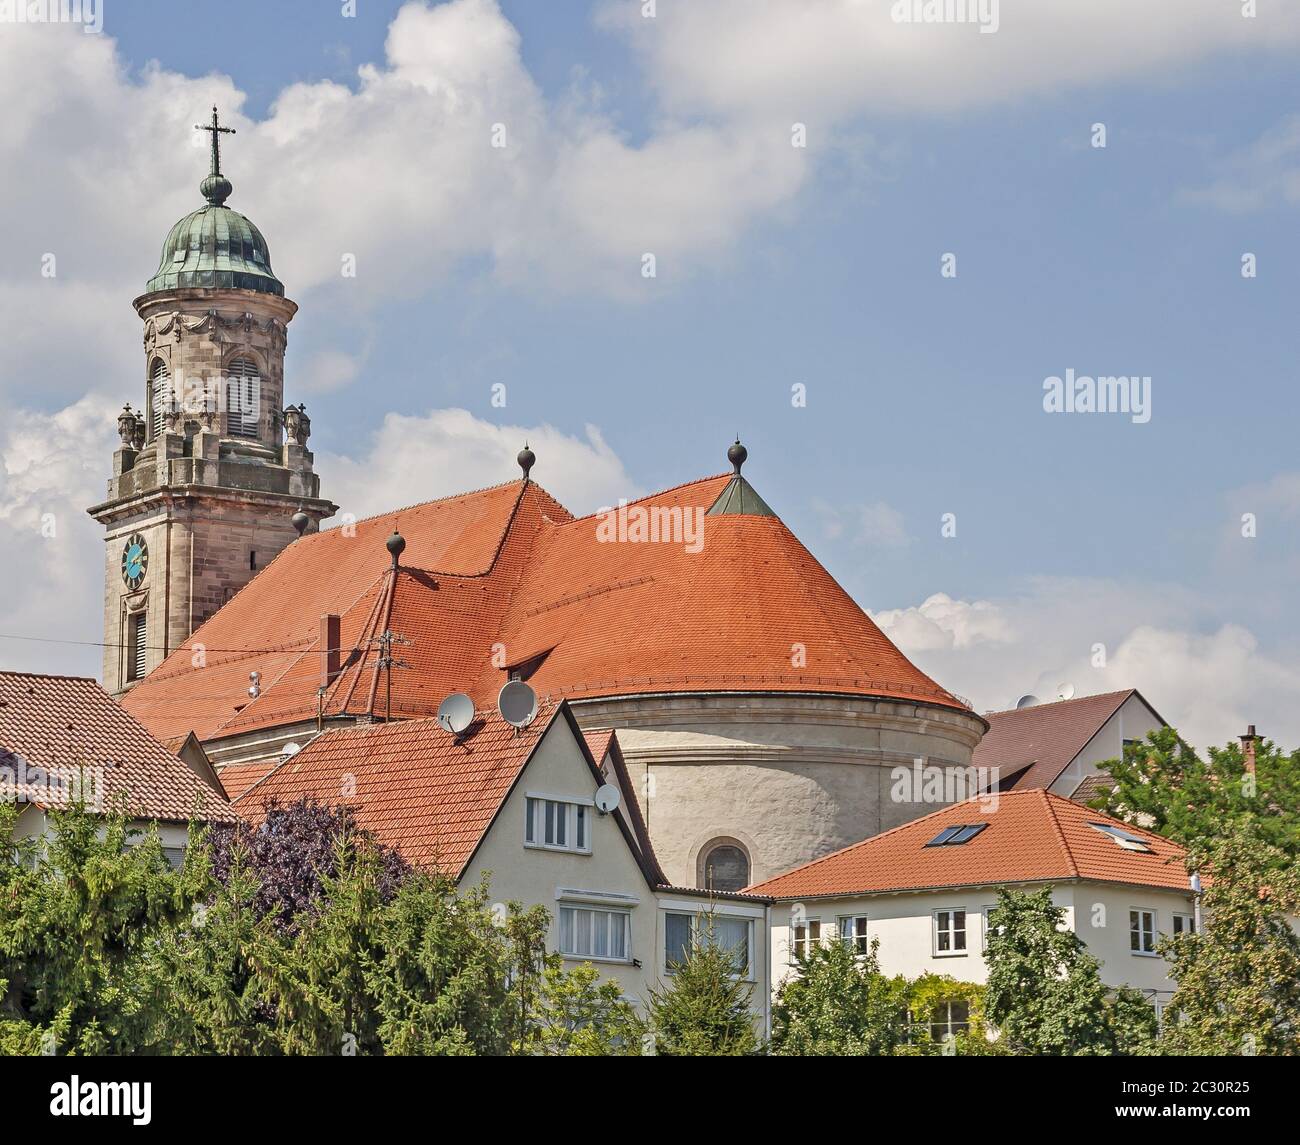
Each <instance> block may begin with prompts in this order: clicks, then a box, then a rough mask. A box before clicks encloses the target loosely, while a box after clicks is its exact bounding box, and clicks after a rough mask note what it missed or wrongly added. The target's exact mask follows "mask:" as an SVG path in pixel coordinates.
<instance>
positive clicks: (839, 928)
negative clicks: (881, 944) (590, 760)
mask: <svg viewBox="0 0 1300 1145" xmlns="http://www.w3.org/2000/svg"><path fill="white" fill-rule="evenodd" d="M859 922H860V923H862V933H861V934H859V933H858V923H859ZM845 923H848V929H847V930H846V929H845V925H844V924H845ZM835 932H836V935H837V937H838V938H839V940H840V941H841V942H842V943H844V945H845V946H847V947H849V948H850V949H851V950H852V951H853V953H854V954H858V955H862V954H870V953H871V935H870V931H869V929H868V923H867V916H866V915H865V914H842V915H840V916H839V917H838V918H837V919H836V920H835Z"/></svg>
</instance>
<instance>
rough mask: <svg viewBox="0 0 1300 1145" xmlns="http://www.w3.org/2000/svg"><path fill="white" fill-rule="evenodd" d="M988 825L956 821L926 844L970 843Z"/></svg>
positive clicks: (955, 844) (955, 845) (942, 845)
mask: <svg viewBox="0 0 1300 1145" xmlns="http://www.w3.org/2000/svg"><path fill="white" fill-rule="evenodd" d="M987 826H988V824H987V823H955V824H953V826H951V827H945V828H944V829H943V830H942V831H940V832H939V833H938V834H937V835H936V836H935V837H934V838H933V839H931V840H930V841H929V842H928V843H926V846H927V847H959V846H960V845H961V844H962V843H969V842H970V841H971V840H972V839H973V838H975V836H976V835H978V834H979V833H980V832H981V831H983V830H984V828H985V827H987Z"/></svg>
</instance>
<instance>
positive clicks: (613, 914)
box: [560, 906, 631, 962]
mask: <svg viewBox="0 0 1300 1145" xmlns="http://www.w3.org/2000/svg"><path fill="white" fill-rule="evenodd" d="M630 924H631V916H630V915H629V914H628V913H627V911H625V910H599V909H597V908H595V907H583V906H562V907H560V953H561V954H564V955H566V956H568V957H570V958H611V959H615V960H617V961H620V962H626V961H627V960H628V957H629V955H628V927H629V925H630Z"/></svg>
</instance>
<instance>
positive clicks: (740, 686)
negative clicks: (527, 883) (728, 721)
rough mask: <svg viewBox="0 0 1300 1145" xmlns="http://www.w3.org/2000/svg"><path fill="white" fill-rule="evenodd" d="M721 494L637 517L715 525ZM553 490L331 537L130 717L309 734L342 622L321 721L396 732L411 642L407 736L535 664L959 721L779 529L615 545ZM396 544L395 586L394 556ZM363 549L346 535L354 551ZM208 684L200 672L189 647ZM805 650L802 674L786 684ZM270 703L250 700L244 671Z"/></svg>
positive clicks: (144, 692)
mask: <svg viewBox="0 0 1300 1145" xmlns="http://www.w3.org/2000/svg"><path fill="white" fill-rule="evenodd" d="M727 481H728V478H727V477H726V476H720V477H710V478H706V479H704V480H701V481H696V482H693V483H691V484H689V485H683V486H679V487H678V488H675V489H669V490H666V491H665V492H662V493H658V494H655V495H654V496H652V497H649V498H646V499H645V500H643V501H641V502H636V503H635V504H634V505H633V506H629V509H638V508H639V509H644V510H653V511H657V512H660V513H663V512H668V513H671V512H673V511H675V510H683V511H685V510H692V511H693V510H695V509H697V508H698V509H700V510H704V509H707V508H708V507H709V506H710V505H711V504H712V503H713V501H714V500H715V499H716V498H717V496H718V494H719V492H720V491H721V490H722V489H723V488H724V487H725V485H726V484H727ZM600 524H601V521H600V520H599V519H598V518H597V517H594V516H592V517H584V518H580V519H577V520H575V519H574V518H573V517H572V516H571V515H570V514H569V513H568V511H567V510H565V509H564V507H563V506H561V505H559V504H558V503H557V502H556V501H555V500H554V499H553V498H552V497H551V496H550V495H549V494H547V493H546V492H545V491H544V490H543V489H541V487H540V486H538V485H537V484H535V483H531V482H514V483H511V484H509V485H500V486H496V487H494V488H492V489H484V490H480V491H478V492H476V493H467V494H464V495H462V496H458V497H449V498H446V499H444V500H441V501H431V502H429V503H427V504H424V505H417V506H414V507H413V508H409V509H403V510H400V511H397V512H393V513H387V514H384V515H383V516H382V517H376V518H373V519H371V520H369V521H362V522H359V523H357V524H356V525H355V526H354V527H353V528H352V529H350V530H348V531H347V532H346V533H345V531H344V530H343V529H330V530H327V531H325V532H323V533H319V534H316V535H312V536H307V537H304V538H302V539H301V540H299V541H296V542H295V543H294V544H292V545H290V546H289V548H287V549H286V550H284V552H282V553H281V554H280V555H279V556H277V557H276V559H275V560H274V561H272V562H271V563H270V564H269V565H268V566H267V567H266V568H265V569H264V570H263V571H262V572H260V573H258V575H257V576H256V577H255V578H254V579H253V580H252V581H251V582H250V583H249V584H248V585H247V586H246V587H245V588H244V589H243V590H242V591H241V592H240V593H238V594H237V595H236V596H235V597H234V598H233V599H232V600H231V601H230V602H229V603H228V604H227V605H226V606H225V607H224V608H222V609H221V610H220V611H219V612H218V613H217V614H216V615H215V616H214V617H213V618H212V619H211V620H209V621H208V622H207V623H206V624H204V625H203V626H202V627H201V628H200V629H199V630H198V631H197V632H195V634H194V636H193V637H192V638H191V640H190V641H188V642H187V644H186V646H185V647H183V648H181V649H179V650H177V651H176V652H174V653H173V654H172V655H171V656H170V657H169V658H168V659H167V660H166V661H165V662H164V663H163V664H162V665H161V666H160V667H159V668H158V669H156V670H155V671H154V672H153V673H152V674H150V675H149V676H148V677H147V678H146V679H145V680H143V681H141V682H140V683H139V684H137V685H136V686H135V687H134V688H132V690H131V691H130V692H129V693H128V695H127V696H126V697H125V698H124V700H123V703H124V704H125V705H126V707H127V708H128V709H129V710H131V711H132V712H133V713H135V714H136V715H137V717H138V718H139V719H140V720H141V721H142V722H144V723H145V724H146V725H147V726H149V727H150V728H152V729H153V730H154V731H155V732H156V733H157V734H159V735H177V734H181V733H183V732H185V731H188V730H190V729H191V728H193V729H194V730H195V731H197V733H198V735H199V737H200V739H202V740H204V741H210V740H213V739H219V738H221V737H224V736H231V735H235V734H238V733H241V732H246V731H250V730H254V729H258V728H266V727H274V726H278V725H282V724H286V723H291V722H294V721H298V720H306V719H312V718H314V717H315V715H316V703H317V698H316V689H317V687H318V685H319V683H320V649H319V646H318V639H319V631H320V617H321V615H322V614H323V613H335V614H339V615H341V617H342V620H341V628H342V641H341V643H342V650H343V657H344V659H345V661H346V666H345V667H344V669H343V671H342V672H341V673H340V674H339V676H338V677H337V678H336V679H335V680H334V681H333V682H332V683H331V685H330V686H329V689H328V694H327V696H326V698H325V714H326V715H327V716H335V715H364V714H378V715H383V714H385V712H386V711H387V704H388V697H387V693H386V687H385V685H386V684H387V681H386V680H381V679H380V676H381V673H380V670H379V667H378V665H377V658H378V651H377V648H376V646H375V640H376V637H377V636H378V634H379V633H381V632H383V631H384V630H385V629H388V630H391V631H393V632H395V633H398V634H400V635H401V636H402V637H404V638H405V639H406V640H407V641H409V643H407V644H404V645H402V646H401V647H400V648H399V649H398V654H399V656H400V659H401V660H403V661H405V663H406V664H407V665H408V667H406V668H401V669H396V670H394V671H393V672H392V714H393V716H394V718H397V717H403V718H419V717H422V716H431V715H433V714H434V713H435V712H436V711H437V706H438V704H439V702H440V701H441V700H442V699H443V697H445V696H446V695H447V694H448V693H449V692H453V691H462V690H463V691H468V692H469V693H470V695H471V696H472V697H473V698H474V700H475V702H476V703H477V704H478V705H479V706H480V707H484V708H486V707H489V706H491V705H492V704H493V702H494V700H495V696H496V692H497V690H498V689H499V688H500V687H501V685H502V684H503V683H504V682H505V679H506V674H505V672H504V671H503V670H502V665H501V663H500V662H499V660H498V662H495V663H494V662H493V660H494V654H495V653H496V652H497V651H498V650H499V649H504V659H505V661H506V664H507V666H509V667H514V666H517V665H522V664H526V663H528V662H530V661H534V660H540V664H539V665H537V666H535V667H534V669H533V671H532V674H531V675H530V676H529V683H531V684H532V685H533V686H534V688H535V689H536V690H537V691H538V693H539V694H542V695H546V694H550V695H553V696H557V697H559V696H565V697H588V696H601V695H619V694H629V693H630V694H636V693H640V692H648V691H718V690H739V691H803V692H809V691H812V692H840V693H850V694H864V695H873V696H885V697H892V698H898V699H908V700H914V701H918V702H926V703H931V704H937V705H940V706H944V707H950V708H959V709H963V710H964V709H965V705H964V704H963V703H962V702H961V701H960V700H958V699H957V698H956V697H954V696H953V695H952V694H951V693H949V692H947V691H945V690H944V689H943V688H941V687H939V686H938V685H937V684H936V683H935V682H934V681H933V680H931V679H930V678H929V677H928V676H926V675H925V674H924V673H922V672H921V671H920V670H919V669H917V668H916V667H914V666H913V665H912V664H911V663H910V662H909V661H908V660H907V658H906V657H905V656H903V654H902V653H901V652H899V651H898V649H897V648H895V647H894V645H893V644H891V643H890V642H889V640H888V639H887V638H886V637H885V636H884V635H883V634H882V633H881V631H880V630H879V629H878V628H877V627H876V626H875V624H874V623H872V621H871V620H870V619H869V618H868V617H867V615H866V614H865V613H864V612H863V611H862V609H861V608H859V607H858V605H857V604H856V603H854V601H853V600H852V598H850V597H849V595H848V594H847V593H846V592H845V591H844V590H843V589H842V588H840V586H839V585H838V584H836V583H835V581H834V580H833V579H832V578H831V576H830V574H829V573H827V572H826V570H825V569H823V568H822V566H821V565H820V564H818V563H817V561H816V560H815V559H814V558H813V557H812V555H811V554H810V553H809V552H808V550H807V549H805V548H804V547H803V545H801V544H800V543H799V541H798V540H797V539H796V538H795V537H794V535H793V534H792V533H791V532H790V531H789V529H787V528H786V527H785V525H784V524H782V522H781V521H780V519H779V518H776V517H768V516H746V515H739V514H728V515H715V516H706V517H703V529H704V534H703V548H702V550H701V551H699V552H695V553H692V552H688V551H687V548H686V546H685V545H683V544H674V543H663V542H657V543H656V542H645V543H632V542H626V541H625V542H622V543H618V542H602V540H601V538H600V534H599V533H598V526H599V525H600ZM395 525H396V526H397V527H398V528H399V529H400V531H401V533H402V535H403V536H404V537H405V538H406V542H407V545H406V551H405V552H404V553H403V555H402V563H401V568H400V570H399V571H398V573H397V574H396V575H393V574H392V573H391V572H390V571H389V565H390V560H389V555H388V553H387V551H386V549H385V547H384V540H385V538H386V537H387V535H388V533H389V532H390V531H391V530H392V529H393V527H394V526H395ZM349 534H351V535H349ZM199 644H201V645H203V646H204V649H205V652H204V656H205V658H206V665H205V666H203V667H195V665H194V657H193V653H192V650H191V648H192V646H193V645H199ZM795 645H800V646H802V647H803V648H804V649H805V650H806V653H805V654H806V658H807V659H806V666H805V667H801V668H797V669H796V668H793V667H792V666H791V658H792V654H793V650H794V646H795ZM254 670H256V671H258V672H260V673H261V694H260V696H259V697H258V698H257V699H255V700H252V701H250V700H249V698H248V695H247V689H248V677H249V672H250V671H254Z"/></svg>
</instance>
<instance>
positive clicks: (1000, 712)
mask: <svg viewBox="0 0 1300 1145" xmlns="http://www.w3.org/2000/svg"><path fill="white" fill-rule="evenodd" d="M1136 691H1137V689H1136V688H1120V689H1118V690H1117V691H1114V692H1093V693H1092V694H1091V695H1087V696H1071V697H1070V698H1069V699H1068V700H1048V701H1047V703H1045V704H1033V705H1031V706H1030V707H1028V708H998V709H996V710H994V711H988V712H985V713H984V714H985V715H986V716H1009V715H1011V714H1012V713H1013V712H1037V711H1041V710H1042V709H1043V708H1055V707H1057V706H1059V705H1061V704H1077V703H1081V702H1082V701H1083V700H1104V699H1106V698H1107V697H1109V696H1130V695H1133V694H1134V693H1135V692H1136ZM1116 706H1118V705H1116Z"/></svg>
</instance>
